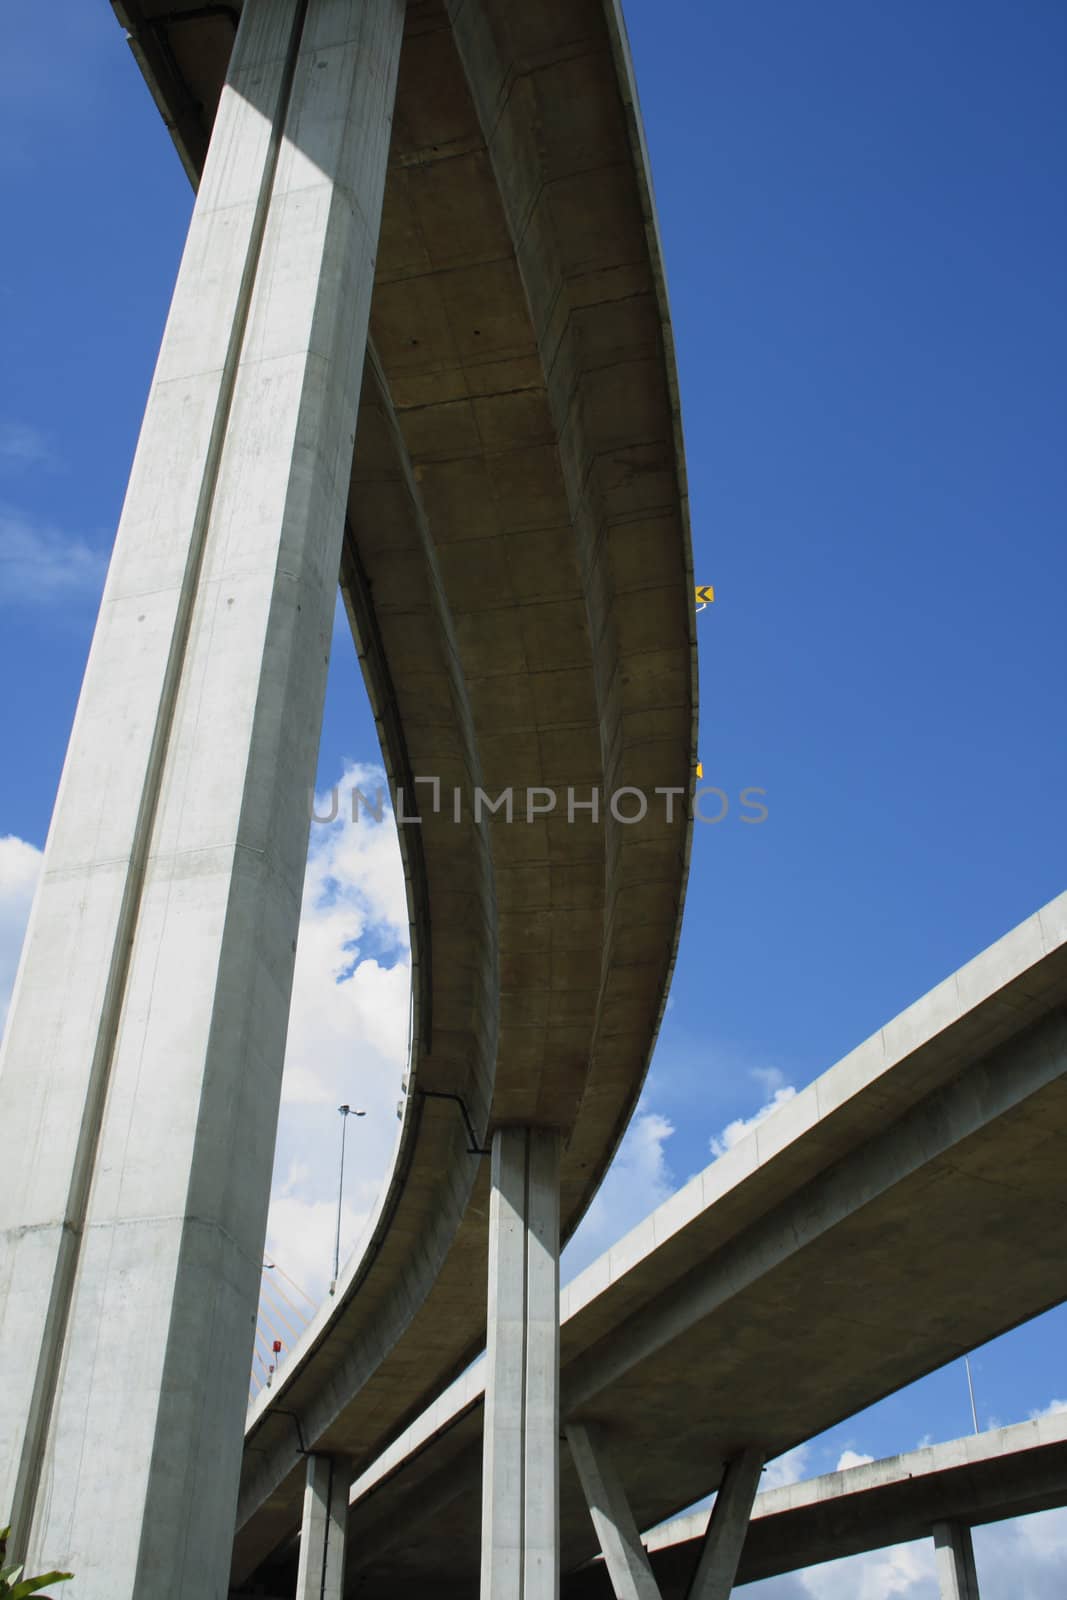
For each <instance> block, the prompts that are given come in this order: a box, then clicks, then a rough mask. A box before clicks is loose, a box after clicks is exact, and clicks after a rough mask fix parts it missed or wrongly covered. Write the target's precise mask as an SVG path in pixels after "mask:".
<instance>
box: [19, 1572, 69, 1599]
mask: <svg viewBox="0 0 1067 1600" xmlns="http://www.w3.org/2000/svg"><path fill="white" fill-rule="evenodd" d="M73 1576H74V1574H73V1572H46V1573H45V1575H44V1577H43V1578H23V1580H22V1582H21V1583H16V1585H15V1587H14V1588H13V1589H12V1591H11V1600H25V1597H26V1595H28V1594H36V1593H37V1591H38V1589H43V1588H44V1586H45V1584H46V1583H66V1581H67V1579H68V1578H73Z"/></svg>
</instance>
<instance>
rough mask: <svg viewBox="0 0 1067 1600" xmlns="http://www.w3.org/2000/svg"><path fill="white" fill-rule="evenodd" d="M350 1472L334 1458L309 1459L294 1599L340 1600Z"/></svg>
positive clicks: (343, 1576) (311, 1457) (316, 1457)
mask: <svg viewBox="0 0 1067 1600" xmlns="http://www.w3.org/2000/svg"><path fill="white" fill-rule="evenodd" d="M351 1487H352V1472H351V1468H350V1467H349V1464H348V1462H347V1461H345V1460H343V1459H341V1458H340V1457H336V1456H308V1460H307V1482H306V1484H305V1487H304V1518H303V1521H302V1522H301V1524H300V1561H299V1565H298V1567H297V1575H296V1600H343V1596H344V1588H345V1534H346V1532H347V1529H348V1495H349V1490H350V1489H351Z"/></svg>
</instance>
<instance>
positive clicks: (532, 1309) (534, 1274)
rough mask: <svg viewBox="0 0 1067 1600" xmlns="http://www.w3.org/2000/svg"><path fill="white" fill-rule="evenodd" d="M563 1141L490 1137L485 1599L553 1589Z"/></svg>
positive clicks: (533, 1595)
mask: <svg viewBox="0 0 1067 1600" xmlns="http://www.w3.org/2000/svg"><path fill="white" fill-rule="evenodd" d="M559 1144H560V1141H559V1136H558V1134H556V1133H555V1132H552V1131H550V1130H545V1129H540V1128H501V1129H498V1130H497V1131H496V1133H495V1134H494V1135H493V1160H492V1191H491V1198H490V1209H489V1326H488V1351H487V1361H486V1403H485V1455H484V1472H483V1487H482V1567H481V1572H482V1576H481V1593H482V1600H556V1596H558V1594H559Z"/></svg>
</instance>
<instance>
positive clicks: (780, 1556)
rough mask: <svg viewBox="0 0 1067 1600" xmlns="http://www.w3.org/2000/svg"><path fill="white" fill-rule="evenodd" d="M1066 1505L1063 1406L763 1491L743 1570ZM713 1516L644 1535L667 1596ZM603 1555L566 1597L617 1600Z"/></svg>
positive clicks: (681, 1595) (700, 1514)
mask: <svg viewBox="0 0 1067 1600" xmlns="http://www.w3.org/2000/svg"><path fill="white" fill-rule="evenodd" d="M1063 1505H1067V1411H1061V1412H1057V1413H1056V1414H1055V1415H1053V1416H1046V1417H1037V1418H1035V1419H1034V1420H1033V1421H1030V1422H1017V1423H1014V1424H1013V1425H1012V1426H1010V1427H1006V1428H995V1429H992V1430H991V1431H989V1432H988V1433H980V1434H975V1435H971V1436H969V1437H967V1438H965V1439H952V1440H950V1441H949V1442H948V1443H946V1444H936V1445H930V1446H928V1447H927V1448H925V1449H922V1450H913V1451H911V1452H910V1453H909V1454H907V1455H901V1456H888V1457H886V1458H885V1459H883V1460H881V1461H871V1462H868V1463H866V1464H865V1465H863V1466H858V1467H849V1468H848V1469H847V1470H846V1471H844V1472H828V1473H826V1474H824V1475H823V1476H822V1477H819V1478H807V1479H805V1480H804V1481H803V1482H801V1483H790V1484H786V1485H785V1486H784V1487H782V1488H780V1489H769V1490H767V1491H766V1492H765V1493H763V1494H761V1495H759V1496H758V1497H757V1499H756V1503H755V1505H754V1506H753V1508H752V1520H751V1522H750V1524H749V1529H748V1536H747V1538H746V1540H745V1547H744V1550H743V1552H742V1556H741V1564H740V1566H739V1568H738V1573H737V1582H738V1584H739V1585H740V1584H745V1583H755V1582H756V1580H757V1579H760V1578H773V1577H777V1576H778V1575H779V1574H781V1573H785V1572H796V1571H798V1570H800V1569H801V1568H804V1567H813V1566H817V1565H818V1564H819V1563H820V1562H823V1561H836V1560H839V1559H840V1558H841V1557H842V1556H854V1555H860V1554H861V1553H862V1552H864V1551H867V1550H879V1549H884V1548H885V1547H886V1546H887V1545H890V1544H906V1543H908V1542H909V1541H911V1540H914V1539H928V1538H930V1536H931V1534H932V1531H933V1529H934V1528H935V1527H936V1526H937V1524H938V1523H951V1524H955V1525H956V1526H958V1527H961V1528H972V1527H974V1526H975V1525H977V1524H979V1523H984V1522H999V1521H1003V1520H1004V1519H1005V1518H1008V1517H1025V1516H1029V1515H1031V1514H1032V1513H1033V1512H1036V1511H1050V1510H1052V1509H1053V1508H1054V1507H1057V1506H1063ZM707 1525H708V1513H707V1512H706V1511H696V1512H692V1513H690V1514H689V1515H688V1516H684V1517H678V1518H676V1519H675V1520H674V1521H672V1522H668V1523H664V1524H663V1526H662V1527H659V1528H654V1529H652V1531H651V1532H650V1533H648V1534H647V1535H646V1536H645V1539H644V1545H645V1549H646V1550H647V1551H648V1554H649V1559H650V1561H651V1565H652V1570H653V1572H654V1573H655V1577H656V1582H657V1584H658V1586H659V1590H660V1595H661V1597H662V1600H685V1596H686V1593H687V1591H688V1587H689V1581H690V1579H691V1577H692V1574H693V1570H694V1568H695V1566H696V1563H697V1560H698V1558H699V1555H700V1548H701V1545H702V1543H703V1539H704V1535H705V1531H706V1529H707ZM612 1593H613V1591H612V1588H611V1584H610V1583H609V1581H608V1576H607V1572H606V1571H605V1569H604V1565H603V1563H602V1562H600V1561H596V1562H594V1563H593V1564H592V1565H591V1566H589V1567H586V1568H585V1569H584V1570H583V1571H581V1572H577V1573H575V1574H574V1575H573V1577H571V1578H570V1579H569V1580H568V1581H567V1583H566V1585H565V1586H564V1590H563V1595H564V1600H612Z"/></svg>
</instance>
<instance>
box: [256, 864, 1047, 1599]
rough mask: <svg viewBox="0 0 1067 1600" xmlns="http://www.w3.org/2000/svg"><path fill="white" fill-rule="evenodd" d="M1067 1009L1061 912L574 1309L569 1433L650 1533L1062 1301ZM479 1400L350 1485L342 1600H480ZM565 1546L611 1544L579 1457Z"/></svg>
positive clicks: (658, 1230)
mask: <svg viewBox="0 0 1067 1600" xmlns="http://www.w3.org/2000/svg"><path fill="white" fill-rule="evenodd" d="M1065 1002H1067V895H1064V896H1061V897H1060V898H1059V899H1058V900H1056V901H1054V902H1052V903H1051V904H1050V905H1049V906H1047V907H1045V908H1044V909H1043V910H1042V911H1041V912H1039V913H1037V914H1036V915H1034V916H1033V917H1031V918H1030V919H1029V920H1028V921H1027V922H1025V923H1023V924H1022V925H1021V926H1020V927H1018V928H1016V929H1015V930H1014V931H1013V932H1012V933H1010V934H1008V935H1007V936H1006V937H1005V938H1003V939H1002V940H1000V941H999V942H998V943H997V944H996V945H994V946H992V947H991V948H990V949H989V950H986V951H985V952H983V953H982V954H981V955H980V956H978V957H977V958H976V959H975V960H974V961H972V962H970V963H969V964H968V965H967V966H965V967H963V968H962V969H961V970H960V971H959V972H957V973H956V974H954V975H953V976H952V977H951V978H949V979H948V980H946V982H944V983H942V984H941V985H939V986H938V987H937V988H936V989H934V990H932V991H931V992H930V993H929V994H928V995H926V996H925V997H924V998H923V999H922V1000H920V1001H918V1002H917V1003H916V1004H915V1005H913V1006H911V1007H910V1008H909V1009H908V1010H907V1011H905V1012H903V1013H902V1014H901V1015H900V1016H899V1017H897V1018H895V1019H894V1020H893V1021H892V1022H891V1023H889V1024H887V1026H886V1027H885V1028H883V1029H882V1030H881V1031H880V1032H879V1033H877V1034H876V1035H874V1036H873V1037H872V1038H871V1039H869V1040H868V1041H867V1042H866V1043H865V1044H863V1045H861V1046H860V1047H859V1048H858V1049H857V1050H855V1051H853V1052H852V1053H851V1054H850V1055H849V1056H847V1057H846V1058H845V1059H844V1060H843V1061H840V1062H839V1063H838V1064H837V1065H836V1066H834V1067H832V1068H830V1070H829V1071H828V1072H826V1073H824V1074H823V1075H822V1076H821V1077H820V1078H818V1079H816V1081H815V1082H814V1083H812V1084H811V1085H809V1087H808V1088H806V1089H805V1090H803V1091H802V1092H801V1093H799V1094H798V1095H797V1096H796V1097H795V1098H794V1099H793V1100H791V1101H790V1102H788V1103H787V1104H786V1105H784V1106H782V1107H781V1108H779V1110H778V1111H776V1112H775V1113H774V1114H772V1115H771V1116H770V1117H768V1118H767V1120H766V1121H765V1122H763V1123H762V1124H760V1125H759V1127H757V1128H756V1129H755V1130H754V1131H753V1132H752V1133H751V1134H749V1135H748V1137H747V1138H746V1139H744V1140H743V1141H742V1142H741V1143H739V1144H738V1145H737V1146H735V1147H734V1148H733V1149H732V1150H730V1151H729V1152H728V1153H727V1154H726V1155H725V1156H723V1157H722V1158H720V1159H719V1160H717V1161H715V1162H713V1163H712V1165H711V1166H710V1167H708V1168H707V1169H706V1170H705V1171H704V1172H703V1173H701V1174H700V1175H699V1176H698V1177H696V1178H695V1179H693V1180H692V1182H690V1183H689V1184H688V1185H687V1186H686V1187H685V1188H684V1189H682V1190H681V1191H680V1192H679V1193H678V1194H676V1195H675V1196H673V1197H672V1198H671V1199H670V1200H669V1201H667V1202H666V1203H665V1204H664V1205H663V1206H661V1207H660V1208H659V1209H658V1210H657V1211H655V1212H654V1213H653V1214H652V1215H651V1216H650V1217H649V1218H648V1219H647V1220H646V1221H645V1222H644V1223H642V1224H641V1225H640V1226H639V1227H638V1228H636V1229H635V1230H634V1231H633V1232H632V1233H630V1234H629V1235H628V1236H627V1237H626V1238H625V1239H623V1240H622V1241H621V1242H620V1244H619V1245H617V1246H616V1247H615V1248H614V1249H613V1250H612V1251H610V1252H609V1253H608V1254H607V1255H606V1256H604V1257H603V1258H601V1259H600V1260H599V1261H598V1262H596V1263H594V1265H593V1266H591V1267H590V1268H589V1269H588V1270H587V1271H586V1272H585V1273H583V1274H582V1275H581V1276H580V1277H579V1278H578V1279H577V1280H576V1281H575V1282H574V1283H572V1284H571V1285H570V1286H569V1287H568V1288H567V1289H566V1290H565V1291H564V1293H563V1296H562V1303H561V1347H562V1354H561V1387H562V1402H561V1418H562V1420H563V1423H564V1425H569V1424H572V1423H575V1422H577V1423H580V1424H588V1425H592V1426H598V1425H599V1426H600V1427H602V1429H603V1430H604V1438H605V1440H606V1448H607V1450H608V1451H609V1452H610V1455H611V1457H612V1459H613V1462H614V1468H615V1471H616V1472H617V1475H618V1478H619V1480H620V1481H621V1484H622V1486H623V1489H624V1491H625V1495H626V1498H627V1500H628V1502H629V1504H630V1506H631V1508H632V1514H633V1518H634V1521H635V1523H636V1526H637V1527H638V1528H640V1529H648V1528H653V1527H655V1526H656V1525H657V1524H659V1523H661V1522H662V1521H663V1520H664V1519H665V1518H667V1517H669V1516H671V1515H672V1514H673V1513H675V1512H677V1511H679V1510H680V1509H681V1508H683V1507H685V1506H688V1505H692V1504H694V1503H695V1502H696V1501H697V1500H698V1499H700V1498H702V1497H703V1496H704V1495H706V1494H708V1493H710V1492H711V1491H712V1490H714V1489H716V1488H717V1487H718V1486H719V1484H720V1482H721V1481H722V1476H723V1472H724V1469H725V1466H726V1463H728V1462H729V1461H730V1460H732V1459H734V1458H735V1457H736V1456H737V1455H738V1453H739V1452H740V1451H742V1450H744V1449H745V1448H750V1447H756V1448H758V1450H759V1452H760V1453H761V1454H762V1456H763V1457H764V1458H765V1459H767V1458H770V1457H772V1456H775V1455H778V1454H780V1453H781V1452H783V1451H785V1450H788V1449H790V1448H792V1447H793V1446H794V1445H796V1444H798V1443H800V1442H802V1441H803V1440H806V1439H810V1438H812V1437H813V1436H815V1435H816V1434H818V1433H821V1432H822V1431H824V1430H825V1429H827V1428H829V1427H831V1426H833V1425H834V1424H835V1423H837V1422H839V1421H841V1420H842V1419H844V1418H846V1417H848V1416H851V1415H853V1414H854V1413H855V1412H857V1411H859V1410H861V1409H863V1408H864V1407H866V1406H868V1405H871V1404H872V1403H874V1402H875V1401H876V1400H878V1399H880V1398H881V1397H882V1396H884V1395H886V1394H889V1393H891V1392H893V1391H894V1390H896V1389H898V1388H900V1387H902V1386H903V1385H904V1384H907V1383H910V1382H912V1381H914V1380H915V1379H917V1378H919V1377H921V1376H923V1375H924V1374H925V1373H927V1372H930V1371H932V1370H933V1369H934V1368H936V1367H939V1366H941V1365H943V1364H944V1363H945V1362H947V1361H950V1360H953V1359H956V1358H958V1357H960V1356H961V1355H963V1354H964V1353H965V1352H966V1351H968V1350H970V1349H972V1348H974V1347H975V1346H976V1345H978V1344H981V1343H983V1342H985V1341H986V1340H988V1339H990V1338H993V1337H995V1336H996V1335H997V1334H999V1333H1002V1332H1004V1331H1005V1330H1007V1329H1008V1328H1010V1327H1012V1326H1014V1325H1015V1324H1017V1323H1019V1322H1021V1321H1024V1320H1025V1319H1027V1318H1029V1317H1032V1316H1035V1315H1037V1314H1038V1313H1040V1312H1042V1311H1044V1310H1046V1309H1048V1308H1049V1307H1050V1306H1052V1305H1055V1304H1057V1303H1059V1302H1060V1301H1061V1300H1063V1299H1064V1297H1065V1296H1067V1268H1065V1266H1064V1261H1065V1247H1067V1196H1065V1193H1064V1187H1063V1168H1062V1148H1063V1139H1064V1136H1065V1133H1067V1010H1065ZM1037 1219H1040V1220H1039V1222H1038V1220H1037ZM483 1383H484V1376H483V1369H482V1368H480V1367H475V1368H473V1369H472V1370H471V1371H470V1372H468V1373H467V1374H465V1375H464V1377H463V1378H461V1379H460V1380H459V1381H458V1382H457V1384H456V1385H455V1386H454V1387H453V1389H452V1390H451V1391H450V1392H449V1393H447V1394H446V1395H444V1396H442V1397H441V1398H440V1399H439V1400H438V1401H437V1402H436V1403H435V1405H433V1406H432V1407H430V1408H429V1409H428V1410H427V1412H426V1413H425V1414H424V1415H423V1416H422V1417H421V1418H419V1420H418V1421H417V1422H416V1423H415V1424H414V1425H413V1426H412V1427H410V1428H409V1429H408V1430H407V1431H406V1433H405V1434H404V1435H402V1436H401V1437H400V1438H399V1439H397V1441H396V1442H395V1443H394V1445H393V1446H392V1447H391V1448H390V1449H389V1450H388V1451H386V1452H385V1453H384V1454H383V1456H382V1457H381V1458H380V1459H379V1460H378V1461H377V1462H376V1463H375V1465H374V1466H373V1468H372V1469H371V1470H370V1471H369V1472H366V1473H364V1475H363V1476H362V1478H361V1479H360V1480H359V1481H358V1482H357V1484H356V1486H355V1498H354V1501H353V1505H352V1508H351V1513H350V1520H349V1528H350V1543H351V1550H352V1556H351V1562H350V1568H349V1591H348V1592H350V1593H352V1594H359V1595H360V1596H366V1597H368V1600H389V1597H393V1596H396V1595H398V1594H405V1593H410V1592H415V1591H417V1590H419V1589H420V1588H421V1587H422V1586H424V1585H425V1586H430V1585H432V1586H433V1587H434V1590H435V1592H437V1591H439V1590H440V1591H442V1592H444V1593H447V1594H450V1595H455V1596H457V1597H458V1596H473V1595H474V1594H476V1593H477V1552H478V1526H479V1510H478V1507H479V1482H480V1472H481V1432H482V1416H483ZM1006 1514H1007V1513H1006ZM561 1528H562V1535H561V1550H562V1569H563V1572H564V1574H565V1575H573V1574H576V1573H578V1572H579V1571H580V1570H581V1569H582V1568H583V1567H584V1566H585V1564H586V1563H587V1562H589V1561H590V1560H591V1559H593V1558H594V1557H595V1555H596V1553H597V1543H596V1538H595V1536H594V1533H593V1529H592V1525H591V1523H590V1519H589V1515H588V1511H587V1508H586V1503H585V1498H584V1495H583V1492H582V1488H581V1486H580V1484H579V1481H578V1478H577V1475H576V1473H575V1470H574V1467H573V1464H572V1462H571V1460H570V1457H569V1454H568V1452H567V1451H566V1450H565V1449H564V1450H563V1451H562V1461H561ZM901 1536H903V1535H901ZM289 1559H290V1560H291V1555H290V1557H289ZM812 1559H819V1558H818V1557H814V1556H813V1557H812ZM284 1570H285V1565H284V1560H283V1561H282V1563H281V1564H280V1565H279V1566H278V1567H277V1568H276V1569H275V1573H274V1577H275V1580H276V1581H277V1579H279V1578H280V1577H281V1576H282V1575H283V1574H284ZM446 1575H447V1580H446ZM262 1576H263V1580H264V1582H265V1584H266V1587H267V1591H268V1592H270V1589H271V1578H272V1573H271V1571H270V1569H267V1570H266V1571H265V1572H264V1574H263V1575H262ZM568 1581H569V1578H568ZM577 1592H582V1591H581V1589H580V1588H579V1590H578V1591H577Z"/></svg>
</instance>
